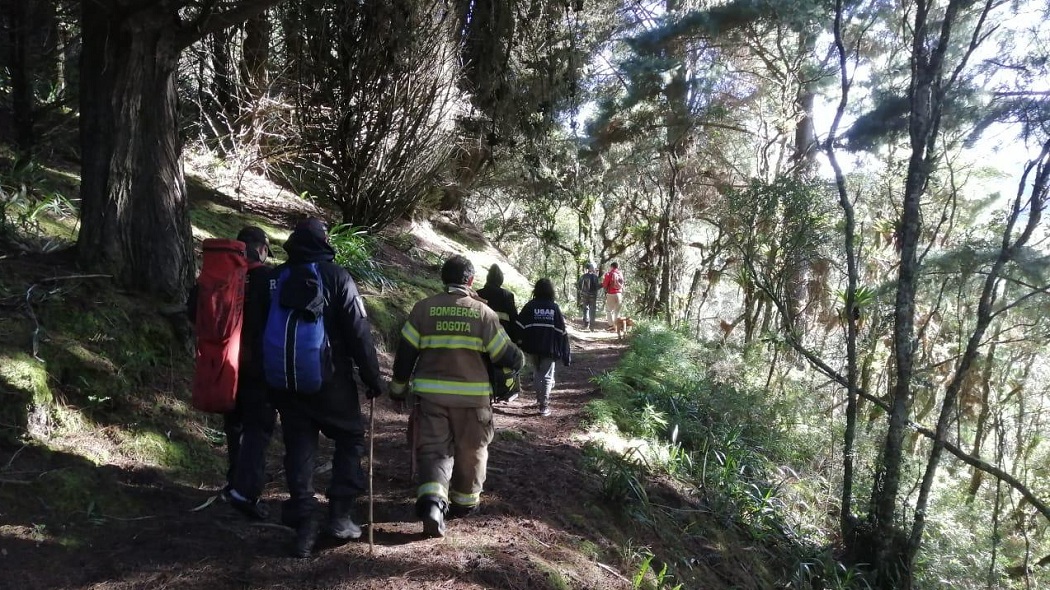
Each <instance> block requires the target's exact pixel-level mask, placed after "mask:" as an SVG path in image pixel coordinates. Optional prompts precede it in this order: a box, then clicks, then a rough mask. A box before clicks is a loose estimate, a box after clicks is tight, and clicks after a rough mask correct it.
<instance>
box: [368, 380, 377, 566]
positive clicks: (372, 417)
mask: <svg viewBox="0 0 1050 590" xmlns="http://www.w3.org/2000/svg"><path fill="white" fill-rule="evenodd" d="M375 441H376V398H374V397H373V398H372V399H370V400H368V554H369V555H372V554H373V553H375V549H376V548H375V541H374V539H373V536H372V530H373V529H375V519H374V518H373V517H372V505H373V503H374V498H375V496H374V494H373V493H372V472H373V471H374V470H373V468H372V466H373V464H374V463H375V453H374V450H375Z"/></svg>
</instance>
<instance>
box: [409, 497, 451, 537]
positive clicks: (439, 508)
mask: <svg viewBox="0 0 1050 590" xmlns="http://www.w3.org/2000/svg"><path fill="white" fill-rule="evenodd" d="M446 506H447V504H446V503H445V502H444V501H442V500H441V499H439V498H437V497H436V496H423V497H422V498H420V499H419V500H417V501H416V514H417V515H418V516H419V519H420V520H422V521H423V534H424V535H426V536H428V537H434V538H437V537H444V536H445V507H446Z"/></svg>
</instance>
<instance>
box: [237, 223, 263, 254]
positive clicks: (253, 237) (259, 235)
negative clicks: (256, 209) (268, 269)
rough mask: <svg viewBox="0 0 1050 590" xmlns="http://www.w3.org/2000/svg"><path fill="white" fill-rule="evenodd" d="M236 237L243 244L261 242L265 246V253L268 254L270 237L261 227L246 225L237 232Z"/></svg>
mask: <svg viewBox="0 0 1050 590" xmlns="http://www.w3.org/2000/svg"><path fill="white" fill-rule="evenodd" d="M237 239H238V240H240V241H241V242H244V243H245V244H262V245H264V246H266V253H267V254H270V238H269V237H267V236H266V232H264V231H263V230H262V228H258V227H255V226H254V225H249V226H246V227H245V228H244V229H242V230H241V231H240V233H238V234H237Z"/></svg>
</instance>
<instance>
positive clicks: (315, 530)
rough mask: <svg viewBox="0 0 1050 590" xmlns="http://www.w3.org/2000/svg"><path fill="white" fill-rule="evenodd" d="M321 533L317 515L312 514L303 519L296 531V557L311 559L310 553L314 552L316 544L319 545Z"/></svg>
mask: <svg viewBox="0 0 1050 590" xmlns="http://www.w3.org/2000/svg"><path fill="white" fill-rule="evenodd" d="M320 533H321V522H320V519H318V518H317V514H315V513H312V512H311V513H310V514H308V515H306V516H304V517H303V518H302V520H300V522H299V526H298V527H296V529H295V550H294V555H295V556H296V557H310V553H312V552H313V550H314V544H316V543H317V535H319V534H320Z"/></svg>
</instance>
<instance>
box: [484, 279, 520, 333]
mask: <svg viewBox="0 0 1050 590" xmlns="http://www.w3.org/2000/svg"><path fill="white" fill-rule="evenodd" d="M478 295H479V296H480V297H481V298H482V299H484V300H485V302H486V303H488V305H489V307H491V308H492V311H494V312H496V317H498V318H499V325H501V326H503V329H504V330H505V331H506V332H507V335H508V336H510V339H511V341H512V342H518V333H517V332H518V323H517V322H518V306H517V304H516V303H515V302H514V293H511V292H510V291H509V290H507V289H505V288H504V287H503V270H502V269H500V267H499V265H498V264H493V265H492V266H490V267H489V273H488V275H487V276H486V278H485V286H484V287H482V288H480V289H478Z"/></svg>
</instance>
